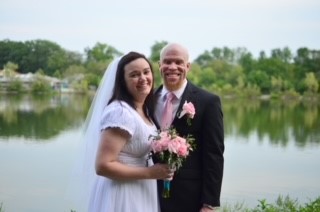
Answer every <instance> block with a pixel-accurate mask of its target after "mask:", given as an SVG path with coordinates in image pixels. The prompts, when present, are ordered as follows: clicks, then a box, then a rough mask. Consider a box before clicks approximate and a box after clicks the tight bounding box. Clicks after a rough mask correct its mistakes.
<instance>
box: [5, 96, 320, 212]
mask: <svg viewBox="0 0 320 212" xmlns="http://www.w3.org/2000/svg"><path fill="white" fill-rule="evenodd" d="M90 102H91V98H90V97H86V96H80V95H61V96H55V97H44V96H40V97H39V96H37V97H35V96H29V95H25V96H15V95H0V172H1V174H0V204H1V202H2V204H3V205H2V207H3V209H4V210H5V211H6V212H20V211H21V212H29V211H30V212H38V211H39V212H40V211H41V212H43V211H46V212H57V211H70V210H71V209H72V206H71V205H70V203H68V202H67V201H65V199H64V196H65V192H66V188H67V186H68V183H69V176H70V169H71V168H72V165H73V160H74V157H75V153H76V147H77V145H78V143H79V142H80V141H81V137H82V134H81V130H82V125H83V123H84V120H85V117H86V113H87V111H88V109H89V107H90ZM223 111H224V121H225V145H226V150H225V171H224V179H223V187H222V194H221V200H222V204H226V203H228V204H235V203H237V202H238V203H242V202H243V203H244V204H245V205H247V206H248V207H254V206H256V205H257V204H258V203H259V202H258V200H262V199H266V200H268V202H272V203H273V202H274V201H275V199H276V198H277V197H278V196H279V195H282V196H286V195H289V196H290V197H291V198H293V199H298V200H299V202H301V203H304V202H308V201H309V200H310V199H315V198H316V197H319V196H320V180H319V179H320V106H319V105H317V104H310V103H299V102H289V101H286V102H280V101H258V100H256V101H249V100H245V101H235V100H223Z"/></svg>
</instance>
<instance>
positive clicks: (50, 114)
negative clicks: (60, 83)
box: [0, 95, 90, 142]
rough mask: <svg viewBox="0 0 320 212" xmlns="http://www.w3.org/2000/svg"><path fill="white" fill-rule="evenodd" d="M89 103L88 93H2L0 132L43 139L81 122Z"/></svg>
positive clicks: (34, 139) (8, 135)
mask: <svg viewBox="0 0 320 212" xmlns="http://www.w3.org/2000/svg"><path fill="white" fill-rule="evenodd" d="M89 107H90V98H89V97H87V96H77V95H58V96H44V95H40V96H39V95H38V96H32V95H10V96H9V95H6V96H0V136H1V137H4V138H9V137H23V138H26V139H30V138H32V141H34V142H37V141H40V140H41V142H43V141H46V140H48V139H49V138H52V137H54V136H57V135H59V134H60V133H61V132H62V131H64V130H67V129H70V128H75V127H78V126H80V125H81V124H82V123H83V121H84V119H85V117H86V113H87V111H88V108H89ZM2 140H3V139H2Z"/></svg>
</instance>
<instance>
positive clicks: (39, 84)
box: [31, 75, 52, 93]
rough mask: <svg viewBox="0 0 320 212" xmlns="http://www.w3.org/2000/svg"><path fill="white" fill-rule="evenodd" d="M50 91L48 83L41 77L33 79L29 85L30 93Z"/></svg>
mask: <svg viewBox="0 0 320 212" xmlns="http://www.w3.org/2000/svg"><path fill="white" fill-rule="evenodd" d="M51 91H52V89H51V86H50V85H49V82H48V81H47V80H46V79H44V78H43V77H42V76H41V75H38V76H37V77H35V80H34V81H33V82H32V85H31V92H32V93H49V92H51Z"/></svg>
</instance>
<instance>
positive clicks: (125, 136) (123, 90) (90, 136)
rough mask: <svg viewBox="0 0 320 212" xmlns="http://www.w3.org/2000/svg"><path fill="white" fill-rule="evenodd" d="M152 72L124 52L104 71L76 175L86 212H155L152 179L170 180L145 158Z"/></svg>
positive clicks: (162, 167) (137, 56) (152, 130)
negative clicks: (80, 177)
mask: <svg viewBox="0 0 320 212" xmlns="http://www.w3.org/2000/svg"><path fill="white" fill-rule="evenodd" d="M153 82H154V79H153V70H152V66H151V64H150V62H149V61H148V60H147V58H146V57H145V56H144V55H142V54H140V53H137V52H130V53H128V54H126V55H124V56H122V57H121V58H118V59H115V60H114V61H113V62H112V63H111V64H110V65H109V67H108V69H107V71H106V73H105V74H104V77H103V79H102V81H101V84H100V87H99V89H98V91H97V94H96V96H95V99H94V101H93V103H92V106H91V108H90V111H89V114H88V117H87V121H86V130H85V136H84V140H85V143H84V144H85V148H84V157H82V160H81V162H80V163H81V164H82V165H81V169H80V172H79V173H80V174H81V176H82V177H83V179H84V182H85V184H83V188H84V196H83V198H84V199H82V200H83V202H82V203H84V202H85V203H86V208H87V209H88V211H89V212H102V211H103V212H130V211H132V212H141V211H142V212H143V211H145V212H157V211H160V209H159V208H160V207H159V203H158V197H157V186H156V179H166V178H171V177H172V175H173V173H172V172H171V171H170V169H169V167H168V166H167V165H164V164H153V162H152V159H150V158H149V157H148V156H149V152H150V145H151V144H150V142H151V141H150V140H149V136H150V135H155V134H156V126H155V125H154V123H153V121H152V117H151V115H152V114H153V96H152V95H153Z"/></svg>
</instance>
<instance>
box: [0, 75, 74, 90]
mask: <svg viewBox="0 0 320 212" xmlns="http://www.w3.org/2000/svg"><path fill="white" fill-rule="evenodd" d="M37 77H39V76H38V75H37V74H34V73H30V72H29V73H27V74H20V73H17V72H12V71H11V72H10V73H9V72H5V70H0V90H2V91H5V90H6V88H7V87H8V85H9V84H10V82H12V80H18V81H20V82H21V83H22V86H23V87H24V88H25V89H26V90H30V89H31V86H32V83H33V82H34V81H35V80H36V79H37ZM41 77H43V79H44V80H45V81H47V82H48V83H49V84H50V86H51V88H52V89H53V90H55V91H59V92H63V90H65V88H66V87H68V85H66V83H65V82H63V81H61V80H60V79H58V78H55V77H50V76H41Z"/></svg>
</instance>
